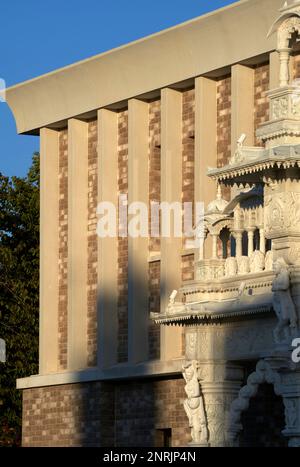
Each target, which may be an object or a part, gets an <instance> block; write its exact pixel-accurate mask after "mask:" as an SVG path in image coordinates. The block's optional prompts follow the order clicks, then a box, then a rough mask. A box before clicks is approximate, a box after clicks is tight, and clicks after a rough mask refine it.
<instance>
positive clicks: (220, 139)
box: [217, 76, 231, 167]
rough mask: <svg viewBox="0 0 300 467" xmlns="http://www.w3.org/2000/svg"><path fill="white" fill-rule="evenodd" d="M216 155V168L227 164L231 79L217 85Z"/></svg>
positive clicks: (229, 153) (226, 78) (229, 146)
mask: <svg viewBox="0 0 300 467" xmlns="http://www.w3.org/2000/svg"><path fill="white" fill-rule="evenodd" d="M217 154H218V167H222V166H223V165H226V164H228V162H229V159H230V156H231V77H230V76H229V77H225V78H223V79H220V80H219V81H218V83H217Z"/></svg>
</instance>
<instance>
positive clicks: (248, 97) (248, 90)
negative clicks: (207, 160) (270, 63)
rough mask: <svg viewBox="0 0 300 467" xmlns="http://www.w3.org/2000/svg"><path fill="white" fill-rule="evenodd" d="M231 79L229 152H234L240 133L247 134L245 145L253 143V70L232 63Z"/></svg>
mask: <svg viewBox="0 0 300 467" xmlns="http://www.w3.org/2000/svg"><path fill="white" fill-rule="evenodd" d="M231 81H232V84H231V86H232V91H231V92H232V95H231V99H232V102H231V152H232V154H234V153H235V151H236V147H237V140H238V139H239V137H240V136H241V134H242V133H245V134H246V136H247V139H246V142H245V145H246V146H253V144H254V70H253V69H252V68H249V67H246V66H244V65H234V66H233V67H232V68H231Z"/></svg>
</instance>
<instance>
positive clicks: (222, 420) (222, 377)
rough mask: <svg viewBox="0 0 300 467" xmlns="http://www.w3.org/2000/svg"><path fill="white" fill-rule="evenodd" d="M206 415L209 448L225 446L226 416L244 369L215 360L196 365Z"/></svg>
mask: <svg viewBox="0 0 300 467" xmlns="http://www.w3.org/2000/svg"><path fill="white" fill-rule="evenodd" d="M198 374H199V380H200V383H201V388H202V394H203V398H204V407H205V412H206V419H207V427H208V441H209V446H210V447H226V446H228V445H229V441H228V439H227V433H228V427H229V413H230V407H231V404H232V402H233V401H234V400H235V399H236V397H237V395H238V392H239V390H240V388H241V385H242V381H243V375H244V372H243V368H242V367H241V366H239V365H236V364H233V363H230V362H223V361H219V362H218V361H217V362H214V363H203V364H199V370H198Z"/></svg>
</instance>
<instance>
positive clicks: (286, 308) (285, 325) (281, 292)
mask: <svg viewBox="0 0 300 467" xmlns="http://www.w3.org/2000/svg"><path fill="white" fill-rule="evenodd" d="M274 272H275V274H276V277H275V279H274V281H273V286H272V291H273V308H274V310H275V313H276V315H277V318H278V324H277V326H276V329H275V330H274V338H275V342H276V343H278V344H279V343H282V342H289V340H290V338H291V334H290V329H291V330H292V334H294V332H295V330H296V329H297V321H298V320H297V314H296V309H295V305H294V302H293V300H292V296H291V293H290V274H289V270H288V266H287V264H286V262H285V260H284V259H283V258H279V259H278V260H277V261H275V263H274ZM289 328H290V329H289ZM282 332H283V333H284V338H283V339H282Z"/></svg>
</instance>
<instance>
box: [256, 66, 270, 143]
mask: <svg viewBox="0 0 300 467" xmlns="http://www.w3.org/2000/svg"><path fill="white" fill-rule="evenodd" d="M269 87H270V65H269V63H266V64H263V65H259V66H257V67H256V68H255V70H254V130H255V131H256V130H257V128H258V127H259V125H261V124H262V123H265V122H266V121H268V120H269V101H268V98H267V96H266V92H267V91H268V90H269ZM254 140H255V144H256V145H257V146H261V142H260V141H259V140H258V139H257V138H256V136H255V134H254Z"/></svg>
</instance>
